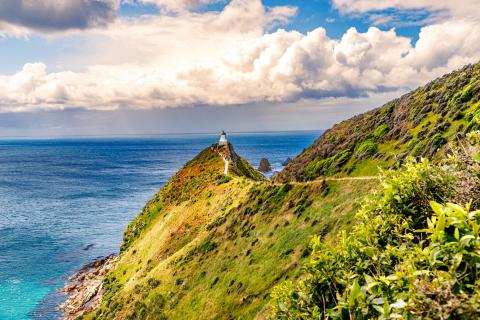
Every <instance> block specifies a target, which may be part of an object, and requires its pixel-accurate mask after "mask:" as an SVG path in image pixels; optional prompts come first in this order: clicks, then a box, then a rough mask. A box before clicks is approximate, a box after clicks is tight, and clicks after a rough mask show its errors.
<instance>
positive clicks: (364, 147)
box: [356, 140, 378, 158]
mask: <svg viewBox="0 0 480 320" xmlns="http://www.w3.org/2000/svg"><path fill="white" fill-rule="evenodd" d="M377 150H378V145H377V144H376V143H375V142H373V141H371V140H366V141H364V142H362V143H361V144H360V145H358V147H357V149H356V154H357V157H358V158H365V157H368V156H371V155H373V154H375V152H377Z"/></svg>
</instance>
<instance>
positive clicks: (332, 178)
mask: <svg viewBox="0 0 480 320" xmlns="http://www.w3.org/2000/svg"><path fill="white" fill-rule="evenodd" d="M355 180H378V177H377V176H362V177H340V178H335V177H323V178H318V179H315V180H312V181H306V182H298V181H297V182H288V183H290V184H309V183H321V182H322V181H355ZM275 184H276V185H282V184H283V183H275Z"/></svg>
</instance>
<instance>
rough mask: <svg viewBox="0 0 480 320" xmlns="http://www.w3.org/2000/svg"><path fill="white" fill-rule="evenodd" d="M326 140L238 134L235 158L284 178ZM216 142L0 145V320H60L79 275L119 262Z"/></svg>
mask: <svg viewBox="0 0 480 320" xmlns="http://www.w3.org/2000/svg"><path fill="white" fill-rule="evenodd" d="M320 134H321V132H318V131H317V132H314V131H309V132H277V133H238V134H231V135H229V136H228V138H229V141H230V142H231V143H232V144H233V146H234V148H235V150H236V152H237V153H238V154H239V155H241V156H243V157H244V158H246V159H247V160H248V161H249V162H250V163H251V164H252V165H254V166H255V167H257V166H258V164H259V162H260V159H261V158H263V157H266V158H268V159H269V160H270V162H271V164H272V167H273V169H274V170H281V168H282V165H281V164H282V162H283V161H285V159H287V157H292V158H293V157H295V156H296V155H297V154H299V153H300V152H301V151H302V150H303V149H304V148H305V147H307V146H308V145H310V144H311V143H312V142H313V141H314V140H315V139H316V138H317V137H318V136H319V135H320ZM217 139H218V136H217V135H211V134H199V135H193V134H188V135H163V136H152V137H140V136H136V137H118V138H81V139H80V138H74V139H73V138H72V139H58V140H26V139H22V140H12V139H9V140H0V239H1V241H0V320H10V319H12V320H23V319H57V318H58V317H59V316H60V314H59V313H58V311H57V310H56V307H57V306H58V304H59V303H60V302H62V301H63V300H64V297H63V296H62V295H61V294H59V293H58V291H57V290H58V288H60V287H62V286H63V284H64V283H65V280H66V279H67V278H68V276H69V275H71V274H72V273H73V272H74V271H75V270H77V269H79V268H80V267H81V266H83V265H84V264H86V263H88V262H90V261H91V260H93V259H95V258H98V257H100V256H106V255H108V254H111V253H116V252H118V249H119V246H120V243H121V240H122V235H123V230H124V229H125V227H126V226H127V225H128V223H129V222H130V221H131V220H132V219H133V217H135V215H137V214H138V213H139V212H140V211H141V209H142V207H143V206H144V204H145V203H146V202H147V201H148V200H149V199H150V198H151V197H152V196H153V195H154V194H155V193H156V192H157V191H158V190H159V189H160V188H161V186H162V185H164V184H165V183H166V182H167V181H168V179H169V178H170V177H171V176H172V175H173V174H174V173H175V172H176V171H177V170H178V169H179V168H181V167H182V165H183V164H185V163H186V162H187V161H188V160H190V159H191V158H193V157H194V156H195V155H196V154H197V153H198V152H200V151H201V150H202V149H204V148H206V147H208V146H210V145H211V144H212V143H214V142H216V140H217Z"/></svg>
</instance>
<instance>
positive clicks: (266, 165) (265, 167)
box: [258, 158, 272, 173]
mask: <svg viewBox="0 0 480 320" xmlns="http://www.w3.org/2000/svg"><path fill="white" fill-rule="evenodd" d="M258 171H260V172H263V173H266V172H270V171H272V167H271V166H270V162H269V161H268V159H267V158H263V159H262V160H260V165H259V166H258Z"/></svg>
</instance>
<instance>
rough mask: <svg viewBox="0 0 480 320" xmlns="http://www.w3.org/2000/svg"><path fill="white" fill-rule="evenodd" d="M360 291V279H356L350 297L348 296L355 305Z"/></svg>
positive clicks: (349, 301)
mask: <svg viewBox="0 0 480 320" xmlns="http://www.w3.org/2000/svg"><path fill="white" fill-rule="evenodd" d="M359 293H360V285H359V284H358V281H357V280H355V281H354V282H353V286H352V289H351V291H350V297H349V298H348V303H349V304H350V305H354V304H355V301H356V300H357V297H358V294H359Z"/></svg>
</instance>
